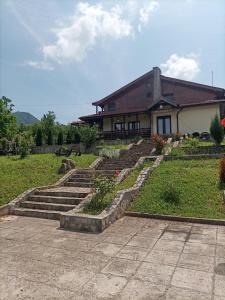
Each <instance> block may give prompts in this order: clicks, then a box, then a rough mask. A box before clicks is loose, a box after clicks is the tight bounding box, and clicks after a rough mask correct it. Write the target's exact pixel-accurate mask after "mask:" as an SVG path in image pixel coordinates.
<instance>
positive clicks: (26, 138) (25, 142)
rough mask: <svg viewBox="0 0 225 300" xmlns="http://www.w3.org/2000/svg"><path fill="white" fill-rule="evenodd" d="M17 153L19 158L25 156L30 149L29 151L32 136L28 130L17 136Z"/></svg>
mask: <svg viewBox="0 0 225 300" xmlns="http://www.w3.org/2000/svg"><path fill="white" fill-rule="evenodd" d="M18 144H19V154H20V158H21V159H23V158H26V157H27V156H28V155H29V153H30V151H31V146H32V144H33V138H32V136H31V134H30V132H24V133H22V134H21V135H20V136H19V141H18Z"/></svg>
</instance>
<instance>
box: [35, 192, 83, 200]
mask: <svg viewBox="0 0 225 300" xmlns="http://www.w3.org/2000/svg"><path fill="white" fill-rule="evenodd" d="M35 195H41V196H47V197H49V196H56V197H69V198H85V197H86V196H87V195H88V192H82V193H79V192H71V191H55V192H54V191H45V190H43V191H36V192H35Z"/></svg>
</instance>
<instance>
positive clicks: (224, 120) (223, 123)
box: [220, 118, 225, 127]
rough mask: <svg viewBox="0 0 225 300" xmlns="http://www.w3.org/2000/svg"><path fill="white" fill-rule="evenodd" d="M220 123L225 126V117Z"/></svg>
mask: <svg viewBox="0 0 225 300" xmlns="http://www.w3.org/2000/svg"><path fill="white" fill-rule="evenodd" d="M220 124H221V125H223V127H225V118H224V119H222V120H221V121H220Z"/></svg>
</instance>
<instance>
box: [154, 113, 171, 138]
mask: <svg viewBox="0 0 225 300" xmlns="http://www.w3.org/2000/svg"><path fill="white" fill-rule="evenodd" d="M157 133H158V134H160V135H161V134H171V116H163V117H157Z"/></svg>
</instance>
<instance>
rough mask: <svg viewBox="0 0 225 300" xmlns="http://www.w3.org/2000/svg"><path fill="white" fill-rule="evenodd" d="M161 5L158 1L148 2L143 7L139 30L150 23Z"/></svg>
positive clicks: (140, 12) (140, 11)
mask: <svg viewBox="0 0 225 300" xmlns="http://www.w3.org/2000/svg"><path fill="white" fill-rule="evenodd" d="M158 7H159V3H158V1H155V0H154V1H147V2H146V3H145V4H144V5H143V7H141V8H140V10H139V15H140V17H139V20H140V23H139V25H138V30H139V31H141V30H142V27H143V26H146V25H147V24H148V22H149V19H150V18H151V16H152V15H153V13H154V12H155V10H156V9H158Z"/></svg>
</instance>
